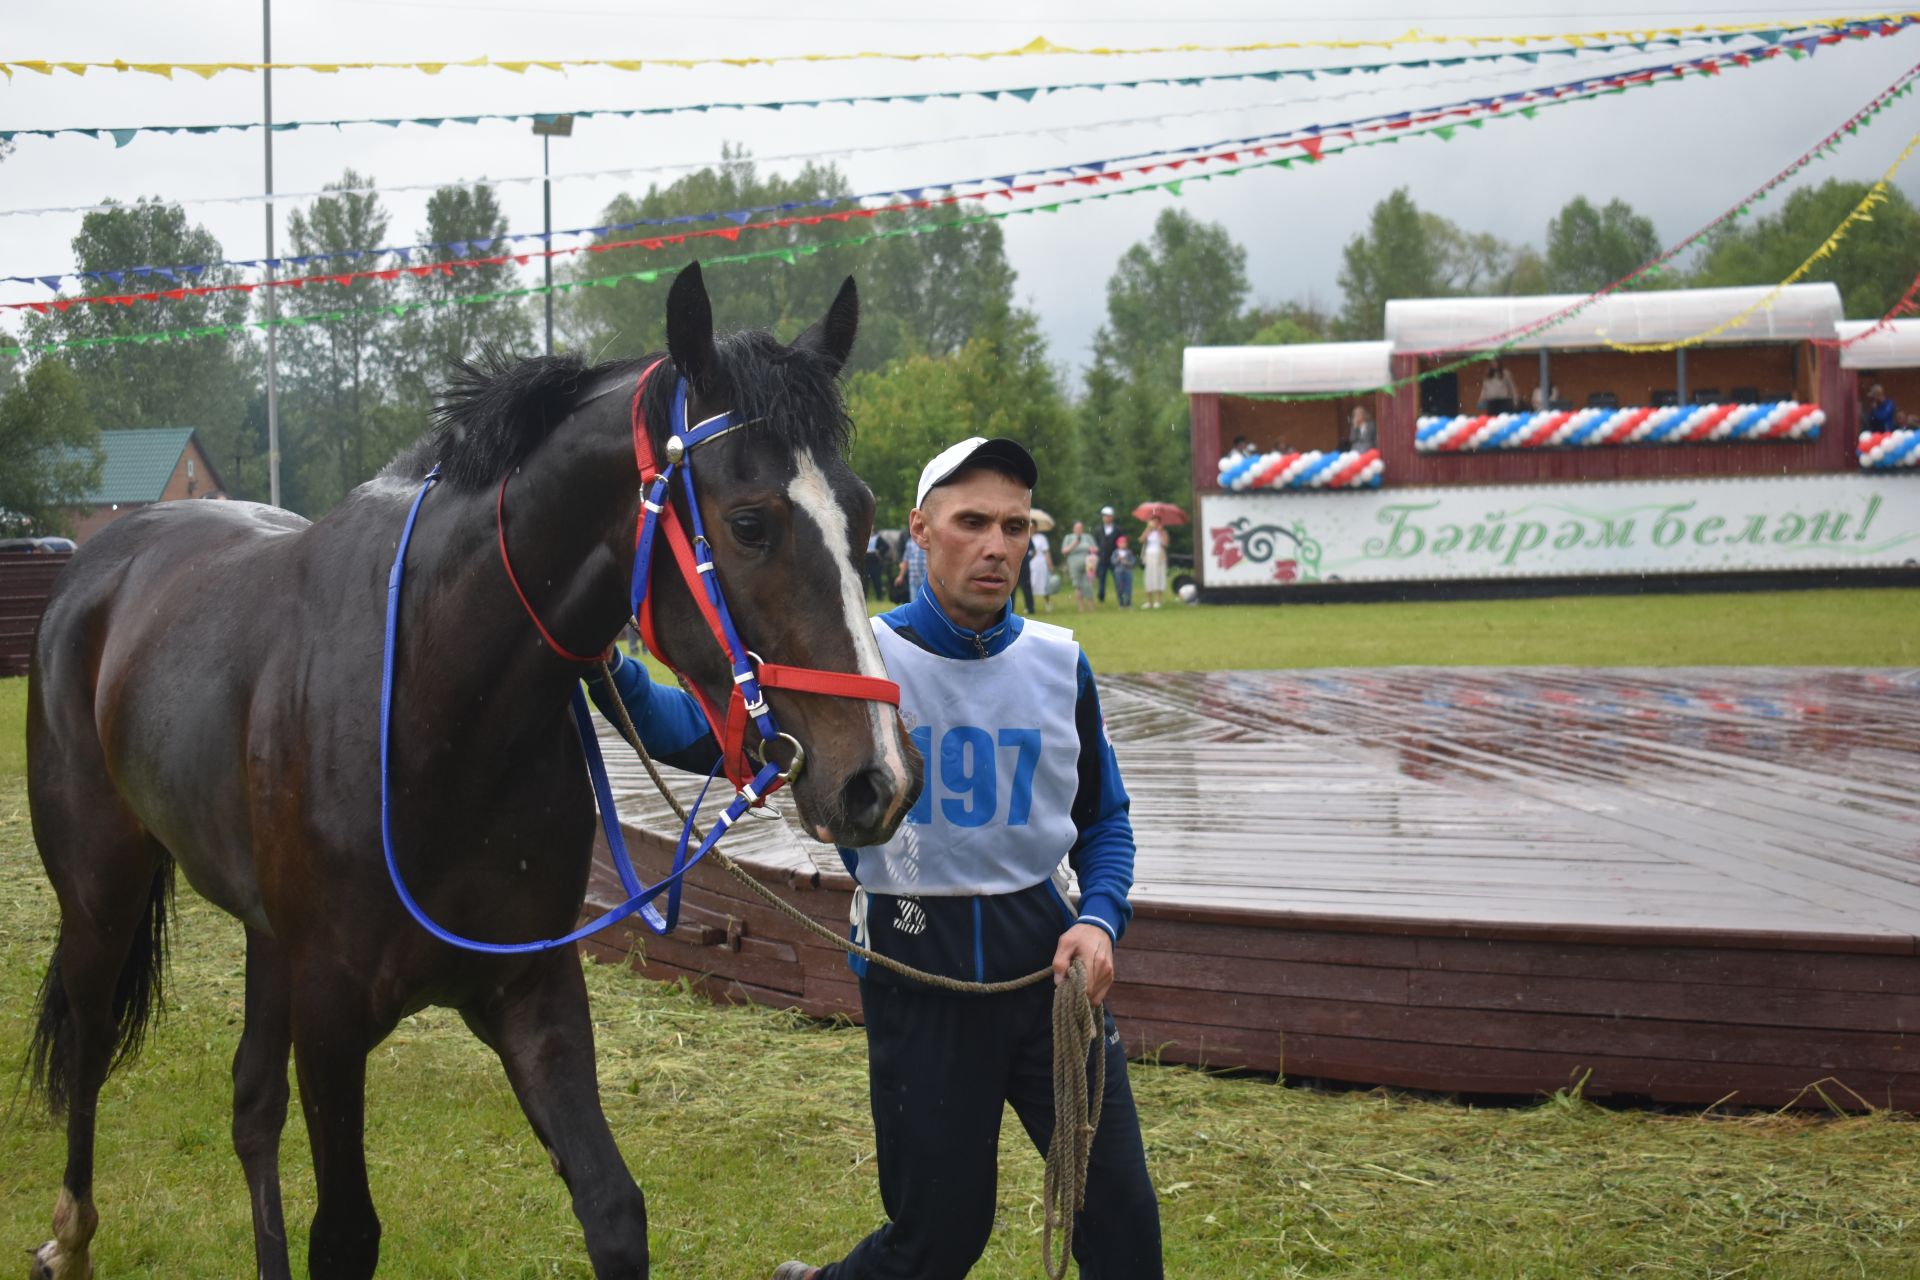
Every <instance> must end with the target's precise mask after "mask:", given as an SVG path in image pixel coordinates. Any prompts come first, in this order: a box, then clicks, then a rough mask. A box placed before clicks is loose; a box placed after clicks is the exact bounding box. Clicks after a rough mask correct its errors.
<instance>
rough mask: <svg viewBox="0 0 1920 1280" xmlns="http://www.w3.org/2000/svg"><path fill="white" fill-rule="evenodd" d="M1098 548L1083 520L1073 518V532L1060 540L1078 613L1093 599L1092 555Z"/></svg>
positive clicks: (1083, 610) (1085, 608) (1084, 609)
mask: <svg viewBox="0 0 1920 1280" xmlns="http://www.w3.org/2000/svg"><path fill="white" fill-rule="evenodd" d="M1098 550H1099V547H1098V545H1097V544H1096V543H1095V542H1094V540H1093V535H1092V534H1090V533H1088V532H1087V522H1086V521H1085V520H1075V521H1074V522H1073V532H1072V533H1069V534H1068V535H1067V536H1066V537H1064V538H1062V539H1061V540H1060V554H1061V556H1062V557H1063V558H1064V559H1065V561H1066V566H1067V580H1068V581H1069V582H1071V583H1072V584H1073V607H1074V609H1075V610H1076V611H1077V612H1080V613H1085V612H1086V611H1087V602H1088V601H1090V600H1092V599H1093V557H1094V554H1095V553H1096V552H1097V551H1098Z"/></svg>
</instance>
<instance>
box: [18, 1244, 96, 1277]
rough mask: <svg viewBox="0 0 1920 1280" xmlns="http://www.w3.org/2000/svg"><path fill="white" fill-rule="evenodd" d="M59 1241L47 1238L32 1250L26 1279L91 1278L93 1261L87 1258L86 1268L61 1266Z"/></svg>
mask: <svg viewBox="0 0 1920 1280" xmlns="http://www.w3.org/2000/svg"><path fill="white" fill-rule="evenodd" d="M60 1263H61V1256H60V1242H59V1241H58V1240H49V1241H47V1242H46V1243H45V1244H43V1245H41V1246H40V1247H39V1248H38V1249H35V1250H34V1251H33V1266H32V1267H31V1268H29V1269H28V1271H27V1280H93V1262H92V1260H91V1259H89V1260H88V1262H87V1266H86V1269H85V1270H83V1271H74V1270H73V1269H72V1268H69V1267H61V1266H60Z"/></svg>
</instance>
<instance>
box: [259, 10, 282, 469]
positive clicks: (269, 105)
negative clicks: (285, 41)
mask: <svg viewBox="0 0 1920 1280" xmlns="http://www.w3.org/2000/svg"><path fill="white" fill-rule="evenodd" d="M260 61H262V62H264V63H267V64H269V65H268V66H267V67H266V68H264V69H263V70H262V71H261V73H260V83H261V86H262V91H263V92H264V94H265V97H266V115H267V127H266V129H265V130H264V131H263V132H264V133H265V134H266V140H267V264H268V265H267V270H268V272H269V273H271V272H272V271H273V265H272V264H273V68H272V65H271V64H272V62H273V0H260ZM277 292H278V290H274V289H268V290H265V293H266V295H267V501H269V502H271V503H272V504H273V505H274V506H276V507H277V506H279V505H280V376H279V375H280V370H279V351H278V350H277V346H276V343H275V341H274V339H275V335H276V334H277V333H278V331H279V330H278V326H277V325H276V324H275V321H276V320H277V319H278V317H279V305H278V302H277V301H276V299H275V294H276V293H277Z"/></svg>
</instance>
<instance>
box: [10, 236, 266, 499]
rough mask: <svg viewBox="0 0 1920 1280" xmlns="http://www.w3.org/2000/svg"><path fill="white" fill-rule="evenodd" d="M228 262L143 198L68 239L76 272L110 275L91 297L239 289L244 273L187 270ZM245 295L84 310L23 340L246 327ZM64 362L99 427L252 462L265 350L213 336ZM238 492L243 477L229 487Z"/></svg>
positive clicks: (46, 322) (109, 348) (40, 320)
mask: <svg viewBox="0 0 1920 1280" xmlns="http://www.w3.org/2000/svg"><path fill="white" fill-rule="evenodd" d="M224 256H225V254H224V253H223V251H222V249H221V247H220V242H219V241H218V240H217V239H215V238H214V236H213V235H212V233H210V232H209V231H207V229H206V228H204V227H201V226H198V225H195V224H192V223H189V222H188V221H187V217H186V214H185V213H184V212H183V211H182V210H181V208H180V206H179V205H175V204H164V203H162V202H160V201H157V200H141V201H139V202H137V203H135V204H131V205H115V206H114V207H112V208H110V209H106V210H103V211H100V212H96V213H90V214H88V215H86V217H85V218H84V219H82V220H81V223H80V233H79V234H78V235H76V236H75V237H74V238H73V257H74V263H75V266H76V269H78V270H80V271H99V272H110V273H114V274H115V275H117V276H118V277H119V278H118V279H117V280H116V279H113V278H112V277H108V278H106V279H103V280H100V281H98V282H96V283H90V284H88V285H87V286H86V288H87V289H88V290H89V291H90V292H96V293H121V292H126V293H133V292H135V291H139V292H148V291H160V290H169V289H173V288H176V287H179V286H183V285H214V284H235V283H239V282H241V279H242V273H241V272H239V271H238V270H235V269H231V268H223V267H211V268H207V269H205V270H202V271H198V272H192V271H186V270H176V268H180V267H184V266H186V265H188V264H198V263H212V262H218V261H219V260H220V259H221V258H222V257H224ZM142 266H154V267H166V268H168V269H169V271H171V273H172V278H171V279H169V278H168V277H167V276H166V275H154V274H149V275H146V276H140V275H136V274H134V273H133V271H132V269H133V268H134V267H142ZM247 308H248V299H247V295H246V294H245V293H243V292H240V291H238V290H235V291H232V292H227V293H214V294H206V295H203V296H200V297H180V298H159V299H157V300H155V301H151V302H138V303H135V304H134V305H132V306H78V307H70V308H68V309H67V310H66V311H55V312H51V313H50V314H48V315H44V316H42V315H35V316H30V317H28V320H27V325H26V343H27V345H29V346H32V345H34V344H36V343H58V342H72V341H77V340H83V339H93V340H99V339H110V338H116V337H119V338H125V337H128V336H129V335H133V334H140V333H149V332H157V331H160V330H166V329H186V328H206V327H217V326H225V325H238V324H242V323H244V322H245V320H246V318H247ZM60 359H61V360H62V361H63V362H64V363H65V364H66V365H67V366H68V367H70V368H71V369H72V371H73V373H74V374H75V375H76V376H77V377H78V379H79V382H80V386H81V390H82V394H83V395H84V396H85V399H86V409H87V416H88V418H89V419H90V420H91V421H92V422H93V423H94V424H95V425H96V426H97V427H100V428H104V429H114V428H119V427H193V428H195V429H196V430H198V431H199V433H200V440H201V443H202V444H203V445H204V446H205V447H206V449H207V450H208V452H209V453H211V454H212V455H213V456H214V457H215V458H218V459H220V460H221V462H222V464H223V467H222V469H223V470H224V469H225V468H224V463H225V462H226V461H227V460H230V459H232V458H233V457H234V456H235V454H236V453H240V454H244V455H245V456H247V457H249V458H251V457H253V456H254V455H253V452H252V449H253V445H252V443H251V441H250V438H249V436H248V433H247V430H246V425H245V420H246V413H247V403H248V401H249V399H250V398H251V397H252V395H253V394H254V388H255V387H256V386H257V385H258V379H259V376H260V372H259V371H260V358H259V349H258V348H257V347H255V346H254V345H253V343H252V341H251V339H249V338H248V337H247V336H246V335H245V333H244V332H235V333H217V334H210V335H207V336H204V337H195V338H188V339H183V340H181V341H176V342H155V343H134V342H118V343H108V344H105V345H101V346H94V347H69V348H66V349H64V350H62V351H61V352H60ZM257 472H258V477H259V481H260V484H259V487H258V492H253V491H251V490H248V491H246V492H245V494H244V496H248V497H260V498H264V497H265V496H266V493H265V488H266V483H265V482H266V471H265V468H264V466H262V467H260V468H258V469H257ZM229 483H231V484H234V485H235V487H236V489H237V490H238V489H240V477H239V476H238V475H235V476H233V477H230V478H229Z"/></svg>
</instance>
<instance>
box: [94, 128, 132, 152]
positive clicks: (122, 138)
mask: <svg viewBox="0 0 1920 1280" xmlns="http://www.w3.org/2000/svg"><path fill="white" fill-rule="evenodd" d="M89 132H91V131H89ZM108 132H109V133H111V134H113V145H114V147H115V148H119V147H124V146H126V145H127V144H128V143H129V142H132V141H133V135H134V134H136V133H138V132H140V130H138V129H110V130H108Z"/></svg>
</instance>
